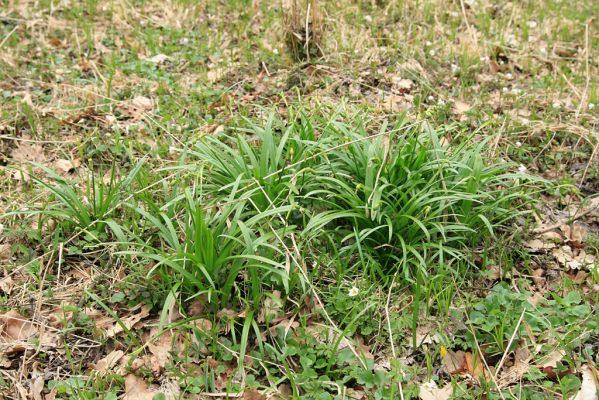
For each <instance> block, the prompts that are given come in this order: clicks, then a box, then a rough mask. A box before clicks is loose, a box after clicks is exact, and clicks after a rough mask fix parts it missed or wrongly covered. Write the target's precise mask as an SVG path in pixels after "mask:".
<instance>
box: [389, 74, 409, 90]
mask: <svg viewBox="0 0 599 400" xmlns="http://www.w3.org/2000/svg"><path fill="white" fill-rule="evenodd" d="M393 86H394V87H395V88H396V89H400V90H410V89H411V88H412V86H414V82H412V81H411V80H410V79H403V78H400V77H394V78H393Z"/></svg>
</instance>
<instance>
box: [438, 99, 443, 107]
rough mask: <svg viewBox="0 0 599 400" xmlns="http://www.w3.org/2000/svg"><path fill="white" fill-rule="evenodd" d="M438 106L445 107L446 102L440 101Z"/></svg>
mask: <svg viewBox="0 0 599 400" xmlns="http://www.w3.org/2000/svg"><path fill="white" fill-rule="evenodd" d="M437 104H438V105H440V106H444V105H445V101H444V100H441V99H439V101H438V102H437Z"/></svg>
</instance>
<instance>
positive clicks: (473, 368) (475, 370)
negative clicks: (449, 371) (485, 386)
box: [465, 352, 489, 380]
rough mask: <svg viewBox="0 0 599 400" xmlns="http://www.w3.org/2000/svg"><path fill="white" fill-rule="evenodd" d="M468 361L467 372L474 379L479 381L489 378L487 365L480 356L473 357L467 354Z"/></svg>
mask: <svg viewBox="0 0 599 400" xmlns="http://www.w3.org/2000/svg"><path fill="white" fill-rule="evenodd" d="M465 359H466V371H468V373H469V374H470V375H472V376H473V377H474V378H476V379H478V380H482V379H487V378H489V376H488V373H487V370H485V364H484V362H483V360H482V358H481V357H480V355H478V354H477V355H476V356H473V355H472V353H470V352H467V353H466V354H465Z"/></svg>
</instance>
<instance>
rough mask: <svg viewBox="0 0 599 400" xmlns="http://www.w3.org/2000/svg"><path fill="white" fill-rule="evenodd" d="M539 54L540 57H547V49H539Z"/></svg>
mask: <svg viewBox="0 0 599 400" xmlns="http://www.w3.org/2000/svg"><path fill="white" fill-rule="evenodd" d="M539 52H540V53H541V54H542V55H544V56H546V55H547V49H546V48H545V47H541V48H540V49H539Z"/></svg>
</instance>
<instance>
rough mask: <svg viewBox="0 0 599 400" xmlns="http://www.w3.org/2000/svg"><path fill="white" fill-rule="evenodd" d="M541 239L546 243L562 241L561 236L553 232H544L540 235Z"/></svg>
mask: <svg viewBox="0 0 599 400" xmlns="http://www.w3.org/2000/svg"><path fill="white" fill-rule="evenodd" d="M541 237H542V238H543V239H545V240H546V241H556V242H561V241H562V240H563V237H562V235H560V234H559V233H557V232H555V231H549V232H544V233H542V234H541Z"/></svg>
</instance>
